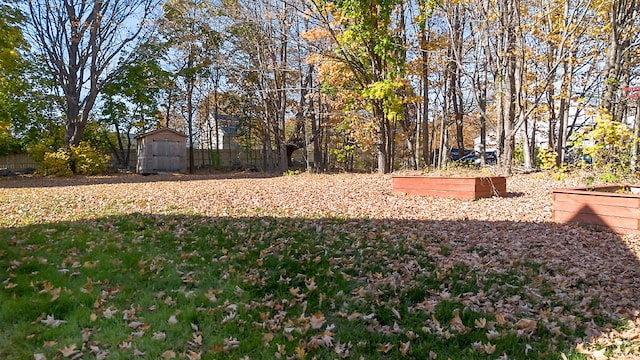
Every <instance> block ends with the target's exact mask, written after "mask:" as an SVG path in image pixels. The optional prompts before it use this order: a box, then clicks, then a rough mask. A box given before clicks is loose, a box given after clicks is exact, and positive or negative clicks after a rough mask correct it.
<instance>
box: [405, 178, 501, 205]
mask: <svg viewBox="0 0 640 360" xmlns="http://www.w3.org/2000/svg"><path fill="white" fill-rule="evenodd" d="M393 192H396V193H405V194H412V195H431V196H439V197H447V198H455V199H479V198H487V197H492V196H503V195H504V194H506V192H507V180H506V178H505V177H503V176H488V177H429V176H394V177H393Z"/></svg>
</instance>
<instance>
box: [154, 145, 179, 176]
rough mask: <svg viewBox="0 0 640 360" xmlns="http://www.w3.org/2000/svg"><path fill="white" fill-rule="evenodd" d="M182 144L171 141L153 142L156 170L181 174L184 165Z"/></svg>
mask: <svg viewBox="0 0 640 360" xmlns="http://www.w3.org/2000/svg"><path fill="white" fill-rule="evenodd" d="M181 144H182V142H180V141H176V140H171V139H156V140H154V141H153V154H154V155H155V156H154V166H153V168H154V170H155V171H167V172H179V171H182V164H183V163H184V155H182V154H183V153H184V150H182V149H181Z"/></svg>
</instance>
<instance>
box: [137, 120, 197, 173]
mask: <svg viewBox="0 0 640 360" xmlns="http://www.w3.org/2000/svg"><path fill="white" fill-rule="evenodd" d="M136 140H137V153H138V163H137V165H136V171H137V172H138V173H139V174H157V173H163V172H177V173H186V172H187V146H186V144H187V135H185V134H183V133H181V132H178V131H175V130H172V129H169V128H161V129H158V130H154V131H151V132H148V133H145V134H142V135H139V136H137V137H136Z"/></svg>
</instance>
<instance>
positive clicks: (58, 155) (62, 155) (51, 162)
mask: <svg viewBox="0 0 640 360" xmlns="http://www.w3.org/2000/svg"><path fill="white" fill-rule="evenodd" d="M37 172H38V173H39V174H42V175H45V176H46V175H53V176H71V175H73V172H72V171H71V155H70V154H69V151H68V150H65V149H60V150H58V151H56V152H46V153H44V155H43V156H42V161H41V162H40V167H39V168H38V171H37Z"/></svg>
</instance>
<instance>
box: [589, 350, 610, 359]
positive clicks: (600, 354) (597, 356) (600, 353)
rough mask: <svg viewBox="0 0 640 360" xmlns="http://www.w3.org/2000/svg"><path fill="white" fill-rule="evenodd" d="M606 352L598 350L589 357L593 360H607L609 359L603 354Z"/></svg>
mask: <svg viewBox="0 0 640 360" xmlns="http://www.w3.org/2000/svg"><path fill="white" fill-rule="evenodd" d="M606 351H607V349H600V350H597V351H594V352H592V353H591V356H593V358H594V359H595V360H607V359H608V358H609V357H608V356H606V355H605V354H604V353H605V352H606Z"/></svg>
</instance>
